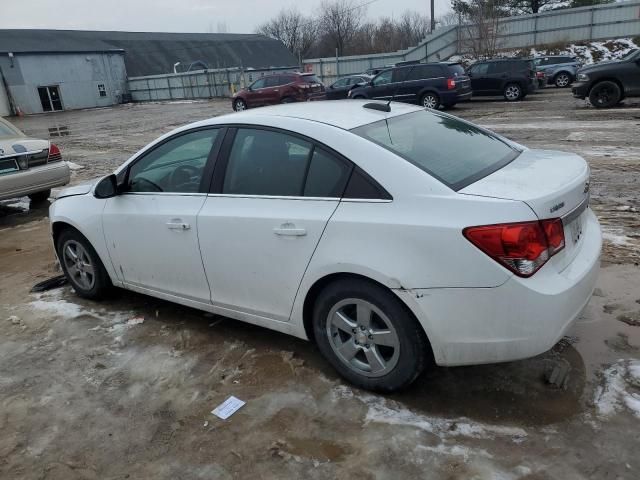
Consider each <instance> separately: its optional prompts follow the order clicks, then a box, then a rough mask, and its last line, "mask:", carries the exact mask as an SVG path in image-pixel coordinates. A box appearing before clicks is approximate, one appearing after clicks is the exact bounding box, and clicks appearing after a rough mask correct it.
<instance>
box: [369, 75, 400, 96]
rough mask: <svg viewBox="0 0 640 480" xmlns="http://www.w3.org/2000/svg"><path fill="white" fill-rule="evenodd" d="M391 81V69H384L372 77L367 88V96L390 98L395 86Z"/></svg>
mask: <svg viewBox="0 0 640 480" xmlns="http://www.w3.org/2000/svg"><path fill="white" fill-rule="evenodd" d="M392 82H393V70H386V71H384V72H382V73H381V74H379V75H378V76H377V77H376V78H374V79H373V80H372V82H371V85H372V86H371V89H370V90H369V98H375V99H379V100H390V99H391V97H392V96H393V92H394V90H395V88H396V86H397V85H396V84H395V83H392Z"/></svg>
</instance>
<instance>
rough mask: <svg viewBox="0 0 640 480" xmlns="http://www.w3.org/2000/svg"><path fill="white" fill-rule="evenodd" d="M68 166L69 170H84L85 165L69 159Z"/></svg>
mask: <svg viewBox="0 0 640 480" xmlns="http://www.w3.org/2000/svg"><path fill="white" fill-rule="evenodd" d="M67 167H69V170H71V171H76V170H82V169H83V168H84V166H83V165H78V164H77V163H73V162H69V161H67Z"/></svg>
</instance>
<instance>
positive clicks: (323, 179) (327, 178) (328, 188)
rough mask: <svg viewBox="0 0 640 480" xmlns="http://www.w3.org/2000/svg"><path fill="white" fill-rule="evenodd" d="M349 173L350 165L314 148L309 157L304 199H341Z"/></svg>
mask: <svg viewBox="0 0 640 480" xmlns="http://www.w3.org/2000/svg"><path fill="white" fill-rule="evenodd" d="M349 173H351V165H349V164H347V162H344V161H343V160H341V159H339V158H336V157H335V156H333V155H331V154H330V153H328V152H325V151H324V150H321V149H319V148H316V149H315V150H314V151H313V156H312V157H311V163H310V165H309V172H308V174H307V181H306V183H305V187H304V196H305V197H341V196H342V193H343V192H344V187H345V186H346V184H347V180H348V179H349Z"/></svg>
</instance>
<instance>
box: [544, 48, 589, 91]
mask: <svg viewBox="0 0 640 480" xmlns="http://www.w3.org/2000/svg"><path fill="white" fill-rule="evenodd" d="M533 63H534V65H535V66H536V72H544V74H545V80H543V81H542V82H543V83H542V84H540V85H539V86H540V88H542V87H544V83H546V84H548V85H555V86H556V87H558V88H567V87H568V86H570V85H571V84H572V83H573V81H574V80H575V79H576V74H577V72H578V69H579V68H580V67H582V63H580V61H578V59H577V58H576V57H570V56H566V55H565V56H562V55H557V56H546V57H536V58H534V59H533Z"/></svg>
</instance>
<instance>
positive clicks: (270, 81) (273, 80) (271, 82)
mask: <svg viewBox="0 0 640 480" xmlns="http://www.w3.org/2000/svg"><path fill="white" fill-rule="evenodd" d="M282 83H283V82H281V81H280V77H279V76H278V75H274V76H272V77H267V78H265V87H277V86H278V85H282Z"/></svg>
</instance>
